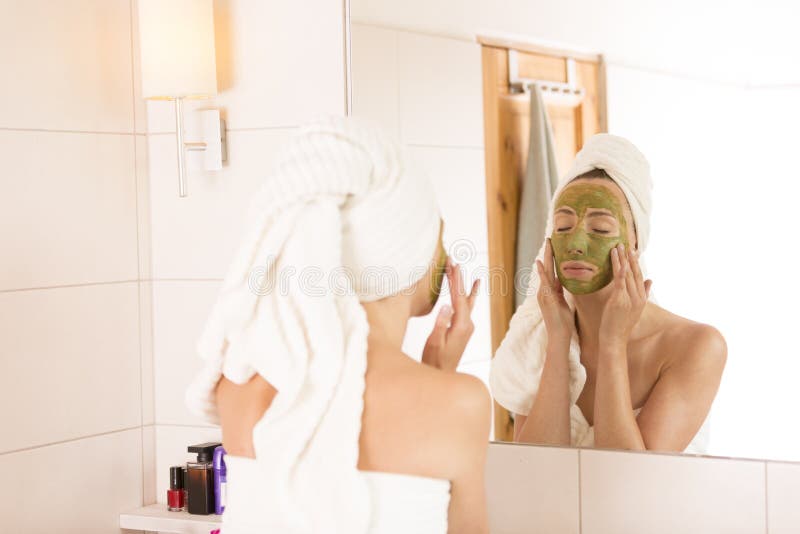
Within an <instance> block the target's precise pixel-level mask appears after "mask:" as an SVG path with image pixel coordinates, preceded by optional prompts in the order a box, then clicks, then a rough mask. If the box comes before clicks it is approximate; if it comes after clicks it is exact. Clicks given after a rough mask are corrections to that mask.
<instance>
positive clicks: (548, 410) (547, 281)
mask: <svg viewBox="0 0 800 534" xmlns="http://www.w3.org/2000/svg"><path fill="white" fill-rule="evenodd" d="M536 270H537V272H538V274H539V292H538V293H537V295H536V299H537V301H538V302H539V308H540V309H541V311H542V319H543V320H544V324H545V328H546V331H547V353H546V354H545V360H544V368H543V369H542V378H541V381H540V383H539V391H538V393H537V394H536V398H535V399H534V401H533V406H532V407H531V410H530V412H528V414H526V415H522V414H518V415H517V416H516V417H515V418H514V441H519V442H523V443H546V444H550V445H569V444H570V421H569V404H570V398H569V342H570V338H571V337H572V330H573V329H574V328H575V320H574V318H573V315H572V310H570V308H569V306H568V305H567V301H566V299H565V298H564V288H563V287H562V286H561V283H560V282H559V281H558V277H557V276H556V273H555V265H554V261H553V245H552V244H551V243H550V239H549V238H548V239H547V241H546V242H545V247H544V261H543V262H542V261H539V260H536Z"/></svg>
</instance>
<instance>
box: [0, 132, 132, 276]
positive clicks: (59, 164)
mask: <svg viewBox="0 0 800 534" xmlns="http://www.w3.org/2000/svg"><path fill="white" fill-rule="evenodd" d="M0 160H2V161H3V162H4V166H5V168H4V171H3V173H2V174H0V191H2V194H0V243H2V246H3V253H4V255H5V256H6V257H8V258H14V261H6V262H1V263H0V289H18V288H30V287H43V286H52V285H64V284H80V283H89V282H106V281H119V280H134V279H136V278H137V274H136V273H137V251H136V248H137V245H136V241H137V236H136V184H135V180H134V138H133V136H129V135H108V134H105V135H103V134H100V135H98V134H70V133H52V132H20V131H0Z"/></svg>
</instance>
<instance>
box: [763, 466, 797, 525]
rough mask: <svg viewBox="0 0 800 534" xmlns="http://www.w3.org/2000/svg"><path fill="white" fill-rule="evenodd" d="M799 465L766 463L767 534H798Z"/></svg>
mask: <svg viewBox="0 0 800 534" xmlns="http://www.w3.org/2000/svg"><path fill="white" fill-rule="evenodd" d="M798 503H800V464H788V463H777V462H768V463H767V513H768V515H769V517H768V523H769V534H794V533H796V532H800V506H798Z"/></svg>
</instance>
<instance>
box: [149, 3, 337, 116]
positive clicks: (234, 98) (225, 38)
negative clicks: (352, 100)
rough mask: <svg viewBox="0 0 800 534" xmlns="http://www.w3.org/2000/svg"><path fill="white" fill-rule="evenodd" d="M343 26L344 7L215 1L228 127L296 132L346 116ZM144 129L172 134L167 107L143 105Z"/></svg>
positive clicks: (220, 98)
mask: <svg viewBox="0 0 800 534" xmlns="http://www.w3.org/2000/svg"><path fill="white" fill-rule="evenodd" d="M312 14H313V15H312ZM343 21H344V5H343V4H342V2H330V1H326V0H311V1H307V2H302V3H297V2H279V1H275V0H270V1H252V0H220V1H216V2H214V25H215V28H214V30H215V43H216V49H217V87H218V91H219V93H218V96H217V99H216V105H218V106H219V107H221V108H222V110H223V114H224V115H225V117H226V118H227V121H228V128H231V129H234V130H235V129H241V128H268V127H272V128H274V127H288V126H297V125H298V124H302V123H304V122H306V121H308V120H310V119H312V118H313V117H315V116H317V115H321V114H334V115H343V114H344V111H345V91H344V84H345V78H344V76H345V68H344V33H343V28H344V23H343ZM148 128H149V131H150V132H164V131H174V119H173V115H172V111H171V107H170V106H169V105H168V104H159V103H148Z"/></svg>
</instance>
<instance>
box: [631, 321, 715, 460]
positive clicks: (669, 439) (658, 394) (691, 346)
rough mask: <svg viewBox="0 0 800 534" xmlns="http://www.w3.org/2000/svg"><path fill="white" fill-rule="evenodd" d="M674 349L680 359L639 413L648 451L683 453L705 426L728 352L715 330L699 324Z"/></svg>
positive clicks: (660, 381)
mask: <svg viewBox="0 0 800 534" xmlns="http://www.w3.org/2000/svg"><path fill="white" fill-rule="evenodd" d="M684 339H685V341H684V343H681V344H680V345H679V346H676V347H675V350H676V351H677V353H679V354H680V355H681V356H680V358H678V359H677V361H676V362H675V363H673V364H672V365H670V366H668V367H667V368H666V369H664V370H663V371H662V372H661V376H660V377H659V379H658V381H657V382H656V385H655V386H654V387H653V391H652V392H651V393H650V396H649V397H648V399H647V402H646V403H645V405H644V407H642V411H641V412H640V413H639V418H638V424H639V428H640V429H641V432H642V438H643V440H644V443H645V445H646V446H647V449H648V450H659V451H683V450H684V449H686V447H687V446H688V445H689V443H690V442H691V441H692V439H693V438H694V436H695V435H696V434H697V431H698V430H699V429H700V427H701V426H702V425H703V421H705V419H706V417H707V416H708V412H709V410H710V409H711V404H712V403H713V402H714V398H715V397H716V395H717V390H718V389H719V383H720V380H721V379H722V371H723V370H724V368H725V361H726V360H727V355H728V349H727V345H726V343H725V338H723V337H722V334H720V333H719V332H718V331H717V330H716V329H715V328H713V327H711V326H708V325H703V324H698V325H694V326H693V327H691V329H690V331H689V332H686V334H685V338H684Z"/></svg>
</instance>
